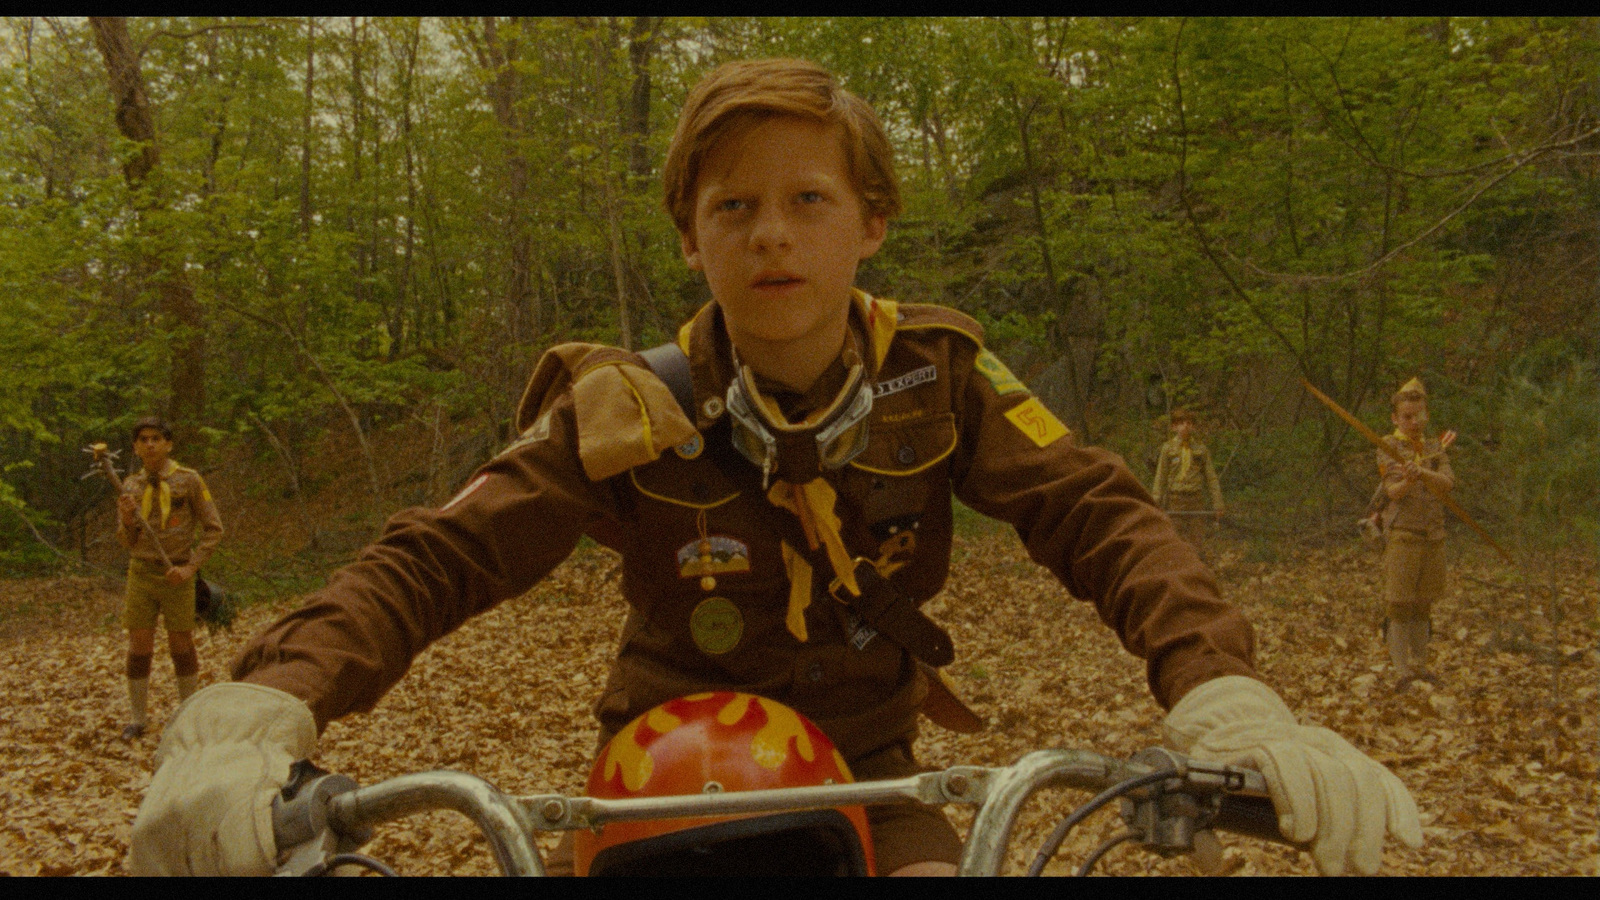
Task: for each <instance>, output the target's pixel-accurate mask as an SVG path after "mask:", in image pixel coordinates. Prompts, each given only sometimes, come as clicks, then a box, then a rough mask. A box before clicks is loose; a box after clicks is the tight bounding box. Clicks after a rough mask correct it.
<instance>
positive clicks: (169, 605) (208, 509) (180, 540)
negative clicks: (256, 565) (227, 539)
mask: <svg viewBox="0 0 1600 900" xmlns="http://www.w3.org/2000/svg"><path fill="white" fill-rule="evenodd" d="M157 481H158V484H155V485H152V484H151V483H150V477H149V473H147V472H145V471H143V470H140V471H138V472H135V473H133V474H130V475H129V476H128V477H127V478H125V479H123V482H122V490H123V493H125V494H128V495H130V496H132V497H133V498H134V499H135V500H137V501H138V502H139V513H138V514H139V515H140V516H142V517H143V518H144V520H145V521H146V522H149V523H150V527H151V528H152V529H153V530H154V531H155V533H156V540H157V541H159V542H160V546H159V547H157V546H156V541H152V540H151V539H150V534H149V532H148V531H146V530H145V527H144V526H143V525H140V524H138V523H135V524H134V525H133V527H131V528H129V527H126V526H122V527H119V528H118V529H117V540H118V541H119V542H120V543H121V544H122V546H124V547H126V548H128V556H129V559H128V582H127V592H126V596H125V597H124V600H123V612H122V623H123V625H124V626H126V627H127V628H129V629H130V630H139V629H145V628H154V627H155V623H156V618H157V615H158V614H159V616H160V617H161V618H162V619H163V620H164V621H165V623H166V627H167V630H169V631H193V630H194V625H195V622H194V619H195V608H194V590H195V585H194V578H193V577H192V576H191V577H190V578H187V579H185V580H184V581H182V582H180V583H178V584H168V583H167V580H166V573H167V564H166V562H164V561H163V560H162V551H163V550H164V551H165V552H166V557H167V560H169V561H171V563H172V564H173V565H174V566H181V565H185V564H187V563H193V564H194V566H195V569H196V570H197V571H198V569H199V568H200V564H201V563H203V562H205V560H206V558H207V557H209V556H210V555H211V551H213V550H215V549H216V547H217V544H218V543H220V542H221V541H222V534H223V530H222V517H221V516H220V515H218V514H217V506H216V504H215V503H212V502H211V492H210V491H209V490H207V489H206V483H205V479H203V478H201V477H200V473H199V472H196V471H195V470H193V469H190V468H186V467H184V466H180V465H178V463H176V462H174V461H173V460H170V459H169V460H167V464H166V466H165V468H164V469H163V470H162V473H161V477H160V478H159V479H157ZM196 526H199V527H200V528H201V534H200V537H199V539H198V540H196V538H195V528H196Z"/></svg>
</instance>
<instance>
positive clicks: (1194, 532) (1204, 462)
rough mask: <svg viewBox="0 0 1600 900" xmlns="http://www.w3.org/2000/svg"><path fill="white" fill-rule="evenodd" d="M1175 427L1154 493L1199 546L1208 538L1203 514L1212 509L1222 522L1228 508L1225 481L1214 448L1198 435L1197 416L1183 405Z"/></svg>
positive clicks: (1163, 447) (1174, 416)
mask: <svg viewBox="0 0 1600 900" xmlns="http://www.w3.org/2000/svg"><path fill="white" fill-rule="evenodd" d="M1171 429H1172V437H1170V438H1168V439H1167V442H1166V443H1165V444H1162V445H1161V455H1160V457H1159V458H1158V459H1157V461H1156V480H1155V485H1154V486H1153V487H1152V488H1151V489H1150V496H1151V497H1152V498H1154V499H1155V501H1156V505H1157V506H1159V507H1161V508H1162V509H1165V510H1167V511H1168V512H1169V513H1173V514H1174V515H1173V516H1172V521H1173V524H1175V525H1177V526H1178V533H1179V534H1181V535H1183V536H1184V538H1185V539H1186V540H1188V541H1189V543H1191V544H1193V545H1194V546H1195V547H1196V548H1197V549H1198V548H1200V547H1201V546H1202V542H1203V539H1204V537H1205V523H1204V521H1202V520H1203V519H1204V518H1205V517H1204V516H1201V515H1199V514H1200V513H1204V512H1208V511H1209V512H1210V513H1211V514H1212V515H1211V518H1212V520H1213V521H1220V520H1221V519H1222V514H1223V512H1224V511H1225V509H1226V507H1225V506H1224V504H1223V502H1222V484H1221V483H1220V482H1219V481H1218V480H1217V471H1216V469H1215V468H1213V467H1212V465H1211V451H1210V450H1209V449H1207V447H1206V445H1205V444H1204V443H1202V442H1201V441H1200V440H1199V439H1198V438H1196V437H1195V436H1194V430H1195V422H1194V416H1193V415H1191V414H1190V413H1189V411H1188V410H1186V409H1183V408H1182V407H1180V408H1178V409H1175V410H1173V411H1172V424H1171ZM1208 495H1209V498H1210V502H1209V503H1208V502H1207V496H1208Z"/></svg>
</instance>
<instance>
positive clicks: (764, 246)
mask: <svg viewBox="0 0 1600 900" xmlns="http://www.w3.org/2000/svg"><path fill="white" fill-rule="evenodd" d="M774 205H775V204H762V208H761V209H759V210H758V211H757V212H756V217H755V221H754V222H752V223H751V228H750V249H752V250H775V249H778V248H780V247H787V246H789V220H788V217H787V216H785V215H784V214H783V211H782V210H780V209H773V206H774Z"/></svg>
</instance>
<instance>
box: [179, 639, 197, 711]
mask: <svg viewBox="0 0 1600 900" xmlns="http://www.w3.org/2000/svg"><path fill="white" fill-rule="evenodd" d="M172 672H173V674H174V675H176V676H178V702H179V703H182V702H183V701H185V700H187V699H189V695H190V694H192V693H194V689H195V684H196V683H197V682H198V681H199V679H200V654H198V653H196V652H195V651H193V650H189V651H187V652H185V653H174V654H172Z"/></svg>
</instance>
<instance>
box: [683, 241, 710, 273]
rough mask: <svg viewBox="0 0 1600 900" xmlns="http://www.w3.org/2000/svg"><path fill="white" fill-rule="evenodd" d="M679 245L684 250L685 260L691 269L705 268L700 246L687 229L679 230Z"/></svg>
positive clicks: (699, 269)
mask: <svg viewBox="0 0 1600 900" xmlns="http://www.w3.org/2000/svg"><path fill="white" fill-rule="evenodd" d="M678 246H679V247H680V248H682V250H683V261H684V263H686V264H687V265H688V266H689V268H690V269H692V270H693V271H696V272H699V271H703V270H704V268H705V267H704V266H702V265H701V264H700V248H699V246H697V245H696V244H695V242H694V235H692V234H690V233H688V232H687V231H680V232H678Z"/></svg>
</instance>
